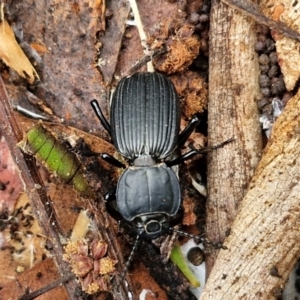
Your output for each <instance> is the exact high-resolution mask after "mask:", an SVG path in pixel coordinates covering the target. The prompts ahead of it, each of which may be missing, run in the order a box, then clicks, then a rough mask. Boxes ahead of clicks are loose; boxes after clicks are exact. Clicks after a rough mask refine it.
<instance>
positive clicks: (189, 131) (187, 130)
mask: <svg viewBox="0 0 300 300" xmlns="http://www.w3.org/2000/svg"><path fill="white" fill-rule="evenodd" d="M199 123H200V118H199V117H198V116H197V115H194V116H193V117H192V119H191V120H190V122H189V124H188V125H187V126H186V127H185V128H184V130H183V131H182V132H181V133H180V134H179V136H178V143H177V147H178V148H181V147H182V146H183V145H184V143H185V142H186V141H187V139H188V138H189V136H190V135H191V134H192V132H193V131H194V129H195V128H196V126H197V125H198V124H199Z"/></svg>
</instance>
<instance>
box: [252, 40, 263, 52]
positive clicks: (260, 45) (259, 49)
mask: <svg viewBox="0 0 300 300" xmlns="http://www.w3.org/2000/svg"><path fill="white" fill-rule="evenodd" d="M254 48H255V51H256V52H263V51H264V50H265V49H266V42H265V41H257V42H256V43H255V47H254Z"/></svg>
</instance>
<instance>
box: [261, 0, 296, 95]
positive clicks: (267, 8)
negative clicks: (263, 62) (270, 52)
mask: <svg viewBox="0 0 300 300" xmlns="http://www.w3.org/2000/svg"><path fill="white" fill-rule="evenodd" d="M260 7H261V9H262V11H263V13H264V14H265V15H266V16H268V17H269V18H272V19H273V20H275V21H281V22H282V23H285V24H286V25H287V26H289V27H290V28H292V29H293V30H295V31H297V32H300V2H298V1H295V0H284V1H282V0H280V1H279V0H275V1H274V0H272V1H270V0H269V1H262V2H261V5H260ZM272 35H273V38H274V39H275V40H276V52H277V55H278V62H279V65H280V68H281V72H282V73H283V76H284V82H285V84H286V88H287V90H289V91H290V90H293V89H294V87H295V85H296V84H297V83H298V80H299V77H300V64H299V60H300V53H299V41H297V40H295V39H291V38H289V37H286V36H283V35H281V34H278V33H276V31H273V32H272Z"/></svg>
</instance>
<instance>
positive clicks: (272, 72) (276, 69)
mask: <svg viewBox="0 0 300 300" xmlns="http://www.w3.org/2000/svg"><path fill="white" fill-rule="evenodd" d="M278 75H279V67H278V66H276V65H273V66H271V68H270V70H269V71H268V76H269V77H270V78H272V77H276V76H278Z"/></svg>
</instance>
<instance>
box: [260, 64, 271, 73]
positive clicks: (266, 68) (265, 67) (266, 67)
mask: <svg viewBox="0 0 300 300" xmlns="http://www.w3.org/2000/svg"><path fill="white" fill-rule="evenodd" d="M259 69H260V71H261V73H263V74H267V73H268V71H269V69H270V66H269V65H259Z"/></svg>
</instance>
